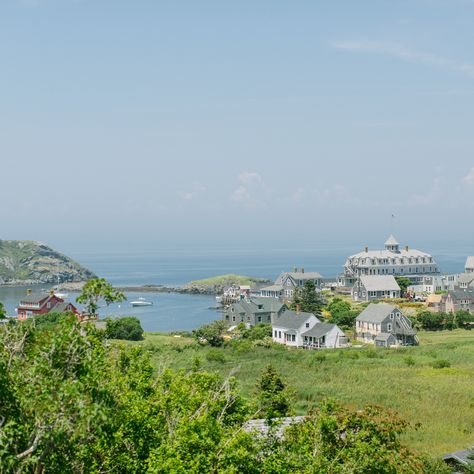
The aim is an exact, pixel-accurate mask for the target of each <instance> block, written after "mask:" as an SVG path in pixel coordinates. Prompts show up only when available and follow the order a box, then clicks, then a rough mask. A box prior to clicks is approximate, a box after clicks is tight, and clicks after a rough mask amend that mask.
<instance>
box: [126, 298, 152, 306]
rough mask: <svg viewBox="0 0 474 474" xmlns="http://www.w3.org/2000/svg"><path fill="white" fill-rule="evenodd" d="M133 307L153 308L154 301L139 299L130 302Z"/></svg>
mask: <svg viewBox="0 0 474 474" xmlns="http://www.w3.org/2000/svg"><path fill="white" fill-rule="evenodd" d="M130 304H131V305H132V306H153V302H152V301H147V300H146V299H145V298H138V300H135V301H130Z"/></svg>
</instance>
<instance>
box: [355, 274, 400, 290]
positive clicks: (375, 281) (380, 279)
mask: <svg viewBox="0 0 474 474" xmlns="http://www.w3.org/2000/svg"><path fill="white" fill-rule="evenodd" d="M360 281H361V283H362V284H363V285H364V287H365V289H366V290H367V291H400V287H399V286H398V283H397V281H396V280H395V278H394V277H393V276H392V275H362V276H361V277H360Z"/></svg>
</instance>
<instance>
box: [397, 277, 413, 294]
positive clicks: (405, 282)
mask: <svg viewBox="0 0 474 474" xmlns="http://www.w3.org/2000/svg"><path fill="white" fill-rule="evenodd" d="M395 281H396V282H397V283H398V286H399V287H400V292H401V294H402V296H404V295H405V294H406V292H407V288H408V287H409V286H410V285H411V280H410V279H409V278H407V277H405V276H396V277H395Z"/></svg>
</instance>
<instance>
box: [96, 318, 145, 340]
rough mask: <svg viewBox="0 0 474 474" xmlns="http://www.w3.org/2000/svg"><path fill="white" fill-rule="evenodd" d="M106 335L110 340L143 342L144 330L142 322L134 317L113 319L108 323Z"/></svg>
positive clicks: (109, 319)
mask: <svg viewBox="0 0 474 474" xmlns="http://www.w3.org/2000/svg"><path fill="white" fill-rule="evenodd" d="M105 334H106V336H107V337H108V338H110V339H124V340H127V341H141V340H143V328H142V325H141V324H140V320H139V319H138V318H135V317H134V316H126V317H123V318H117V319H111V318H108V319H107V322H106V329H105Z"/></svg>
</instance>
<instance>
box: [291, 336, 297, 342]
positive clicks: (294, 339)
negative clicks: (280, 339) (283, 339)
mask: <svg viewBox="0 0 474 474" xmlns="http://www.w3.org/2000/svg"><path fill="white" fill-rule="evenodd" d="M295 341H296V336H295V335H294V334H292V335H291V342H295Z"/></svg>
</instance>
